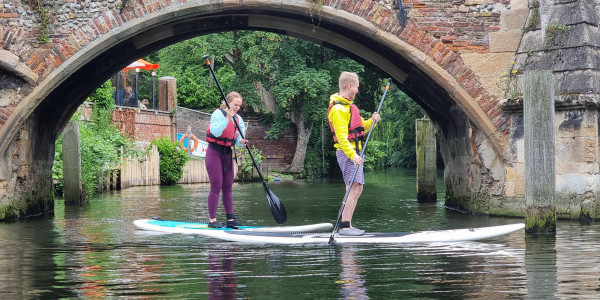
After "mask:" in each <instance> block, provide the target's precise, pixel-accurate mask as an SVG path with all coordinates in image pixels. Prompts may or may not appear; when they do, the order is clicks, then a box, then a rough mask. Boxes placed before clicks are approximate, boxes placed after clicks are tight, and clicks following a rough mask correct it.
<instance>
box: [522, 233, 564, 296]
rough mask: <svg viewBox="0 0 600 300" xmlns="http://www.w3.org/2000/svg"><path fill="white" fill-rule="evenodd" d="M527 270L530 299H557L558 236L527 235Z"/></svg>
mask: <svg viewBox="0 0 600 300" xmlns="http://www.w3.org/2000/svg"><path fill="white" fill-rule="evenodd" d="M525 241H526V245H527V250H526V251H525V270H526V271H527V290H528V291H529V293H528V294H527V298H528V299H548V300H549V299H556V296H555V295H556V292H557V286H556V252H555V251H554V247H555V245H556V237H554V236H537V237H536V236H527V237H526V238H525Z"/></svg>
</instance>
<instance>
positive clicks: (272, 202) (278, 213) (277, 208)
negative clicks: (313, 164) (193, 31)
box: [202, 54, 287, 224]
mask: <svg viewBox="0 0 600 300" xmlns="http://www.w3.org/2000/svg"><path fill="white" fill-rule="evenodd" d="M202 58H204V59H205V60H206V65H207V66H208V69H209V70H210V73H211V74H212V76H213V78H214V79H215V81H216V82H217V86H218V87H219V91H220V92H221V96H222V97H223V101H225V104H226V105H227V108H230V107H229V103H227V98H226V97H225V93H224V92H223V88H222V87H221V83H220V82H219V79H218V78H217V75H216V74H215V71H214V70H213V68H212V65H211V62H210V59H209V55H208V54H206V55H204V56H203V57H202ZM233 122H234V123H235V127H236V128H237V129H238V132H239V133H240V136H241V137H242V139H245V138H244V133H243V132H242V131H241V130H240V126H239V124H238V122H237V118H233ZM246 150H247V151H248V155H250V158H251V159H252V163H253V164H254V167H256V171H257V172H258V176H259V177H260V180H261V181H262V184H263V187H264V188H265V193H266V194H267V200H268V201H269V206H270V207H271V213H272V214H273V218H275V222H277V224H283V223H285V221H287V212H286V211H285V207H284V206H283V203H281V200H279V197H277V196H276V195H275V194H274V193H273V192H272V191H271V189H269V187H268V186H267V183H266V182H265V179H264V178H263V176H262V173H261V172H260V169H259V168H258V164H257V163H256V160H255V159H254V156H252V151H250V147H249V146H248V143H246Z"/></svg>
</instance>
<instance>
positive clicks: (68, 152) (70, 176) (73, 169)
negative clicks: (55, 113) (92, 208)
mask: <svg viewBox="0 0 600 300" xmlns="http://www.w3.org/2000/svg"><path fill="white" fill-rule="evenodd" d="M62 146H63V152H62V155H63V177H64V181H65V186H64V198H65V204H81V203H82V202H83V187H82V183H81V147H80V143H79V125H78V124H77V122H69V123H67V125H66V126H65V129H64V130H63V136H62Z"/></svg>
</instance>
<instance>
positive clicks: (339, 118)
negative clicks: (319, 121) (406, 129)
mask: <svg viewBox="0 0 600 300" xmlns="http://www.w3.org/2000/svg"><path fill="white" fill-rule="evenodd" d="M358 86H359V83H358V75H357V74H356V73H353V72H342V73H341V74H340V78H339V88H340V91H339V92H338V93H336V94H333V95H331V97H329V109H328V112H327V118H328V120H329V127H330V128H331V132H332V133H333V140H334V143H335V144H334V146H335V149H336V150H337V151H336V156H337V160H338V164H339V165H340V168H341V169H342V174H343V175H344V182H345V183H346V191H347V190H348V188H349V187H350V186H351V189H350V193H349V194H348V198H347V199H346V205H345V206H344V210H343V211H342V221H341V222H340V231H339V234H340V235H362V234H364V233H365V231H364V230H360V229H358V228H356V227H353V226H352V215H353V214H354V209H355V208H356V203H357V202H358V198H359V197H360V194H361V193H362V190H363V185H364V184H365V179H364V172H363V163H364V160H363V158H362V157H360V154H359V153H360V151H361V149H362V142H363V140H364V139H365V128H366V130H369V129H370V128H371V124H373V122H375V123H377V122H379V120H380V116H379V114H378V113H377V112H374V113H373V116H372V117H371V119H369V120H367V121H365V120H364V119H363V118H362V117H361V116H360V112H359V110H358V107H356V105H355V104H353V103H352V101H353V100H354V97H355V96H356V94H358ZM355 168H358V171H357V173H356V177H355V178H354V182H353V183H352V182H350V181H351V180H352V175H353V174H354V169H355Z"/></svg>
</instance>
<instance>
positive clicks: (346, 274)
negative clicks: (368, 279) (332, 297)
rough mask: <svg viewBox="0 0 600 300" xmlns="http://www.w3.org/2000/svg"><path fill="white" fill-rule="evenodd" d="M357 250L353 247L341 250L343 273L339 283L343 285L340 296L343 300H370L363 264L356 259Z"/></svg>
mask: <svg viewBox="0 0 600 300" xmlns="http://www.w3.org/2000/svg"><path fill="white" fill-rule="evenodd" d="M356 252H357V249H356V248H355V247H354V246H352V245H344V246H342V249H341V256H342V259H341V263H342V272H341V273H340V280H339V281H337V283H340V284H341V285H342V287H341V289H340V294H341V295H342V298H343V299H356V300H362V299H369V297H367V290H366V288H365V286H364V284H365V280H364V279H363V274H362V272H363V271H362V269H361V266H360V265H361V264H360V262H359V261H358V260H357V257H356Z"/></svg>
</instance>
